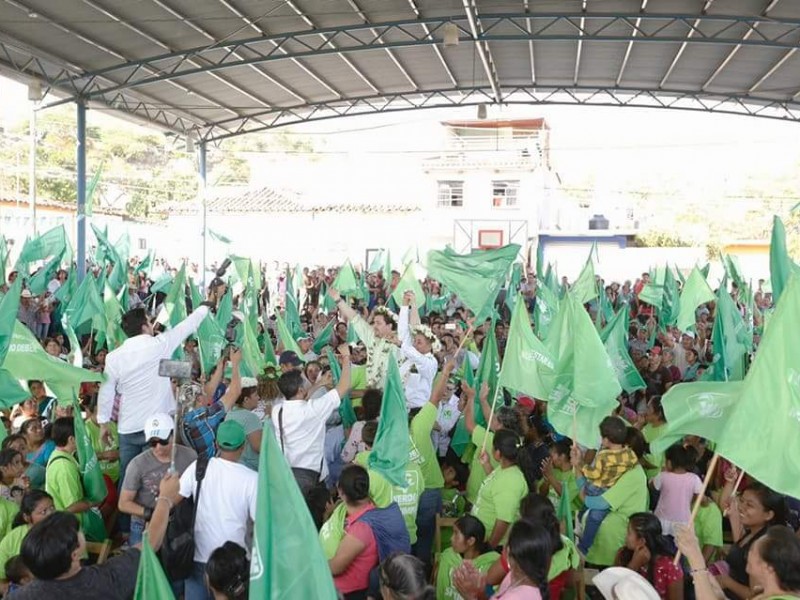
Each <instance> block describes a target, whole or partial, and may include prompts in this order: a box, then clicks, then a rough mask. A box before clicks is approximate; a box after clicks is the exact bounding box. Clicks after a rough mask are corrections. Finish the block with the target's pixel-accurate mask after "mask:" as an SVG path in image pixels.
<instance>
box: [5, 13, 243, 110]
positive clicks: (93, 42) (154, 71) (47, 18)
mask: <svg viewBox="0 0 800 600" xmlns="http://www.w3.org/2000/svg"><path fill="white" fill-rule="evenodd" d="M5 2H6V3H7V4H10V5H11V6H13V7H14V8H16V9H18V10H21V11H24V12H25V13H26V14H30V13H31V12H35V13H36V15H37V18H38V19H41V20H42V21H45V22H47V23H48V24H50V25H52V26H53V27H56V28H57V29H60V30H61V31H63V32H64V33H66V34H69V35H72V36H75V37H76V38H78V39H79V40H81V41H82V42H84V43H85V44H89V45H90V46H92V47H94V48H97V49H98V50H100V51H102V52H105V53H106V54H110V55H111V56H113V57H114V58H117V59H120V60H124V61H126V62H128V63H129V62H130V61H129V60H128V59H127V58H126V57H125V56H124V55H122V54H120V53H119V52H117V51H116V50H114V49H112V48H109V47H107V46H104V45H103V44H101V43H100V42H98V41H96V40H93V39H91V38H90V37H88V36H86V35H84V34H82V33H79V32H77V31H75V30H74V29H71V28H70V27H67V26H66V25H64V24H63V23H61V22H60V21H57V20H56V19H54V18H53V17H50V16H49V15H47V14H45V13H42V12H41V11H34V10H33V9H32V8H30V7H29V6H27V5H26V4H24V3H22V2H19V1H18V0H5ZM142 69H143V70H146V71H148V72H149V73H151V74H153V75H156V74H157V73H158V70H157V69H154V68H152V67H149V66H142ZM169 83H170V85H172V86H174V87H176V88H178V89H179V90H181V91H182V92H183V93H185V94H192V95H194V96H197V97H198V98H201V99H202V100H205V101H206V102H208V103H209V104H211V105H214V106H219V102H218V101H216V100H213V99H211V98H209V97H208V96H205V95H203V94H201V93H200V92H198V91H196V90H194V89H192V88H189V87H188V86H185V85H183V84H181V83H179V82H177V81H173V80H170V82H169ZM77 96H83V93H80V94H77ZM72 100H74V98H73V99H70V101H72ZM225 111H226V112H229V113H231V114H234V115H238V116H241V114H240V113H238V112H236V111H235V110H230V109H225Z"/></svg>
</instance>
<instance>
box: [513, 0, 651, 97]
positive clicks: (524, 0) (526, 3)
mask: <svg viewBox="0 0 800 600" xmlns="http://www.w3.org/2000/svg"><path fill="white" fill-rule="evenodd" d="M645 1H646V0H645ZM529 3H530V0H522V6H523V9H524V10H525V13H526V14H529V13H530V12H531V7H530V4H529ZM525 29H526V30H527V31H528V34H530V33H531V19H530V17H529V18H527V19H525ZM528 60H529V61H530V63H531V84H532V85H534V86H535V85H536V55H535V54H534V52H533V40H528Z"/></svg>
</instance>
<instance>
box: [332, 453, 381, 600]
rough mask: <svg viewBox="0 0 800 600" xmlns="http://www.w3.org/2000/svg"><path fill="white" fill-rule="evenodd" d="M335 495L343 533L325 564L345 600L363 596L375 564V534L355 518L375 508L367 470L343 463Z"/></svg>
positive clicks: (357, 598) (354, 599)
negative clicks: (344, 514)
mask: <svg viewBox="0 0 800 600" xmlns="http://www.w3.org/2000/svg"><path fill="white" fill-rule="evenodd" d="M339 497H340V498H341V499H342V500H343V502H344V505H345V508H346V511H347V517H346V519H345V526H344V531H345V535H344V538H342V541H341V542H340V543H339V547H338V548H337V550H336V554H335V555H334V557H333V558H332V559H330V560H329V561H328V564H329V565H330V568H331V572H332V573H333V580H334V583H335V585H336V589H338V590H339V591H340V592H341V593H342V594H344V597H345V598H346V600H364V599H365V598H366V597H367V588H368V587H369V574H370V571H372V569H373V568H375V567H376V566H377V565H378V544H377V541H376V539H375V534H374V533H373V531H372V528H371V527H370V526H369V525H368V524H367V523H365V522H364V521H360V520H359V519H360V517H362V516H363V515H364V514H365V513H367V512H368V511H371V510H374V509H375V504H373V503H372V500H370V498H369V474H368V473H367V470H366V469H364V468H363V467H361V466H358V465H350V466H348V467H345V468H344V469H343V470H342V475H341V477H340V478H339Z"/></svg>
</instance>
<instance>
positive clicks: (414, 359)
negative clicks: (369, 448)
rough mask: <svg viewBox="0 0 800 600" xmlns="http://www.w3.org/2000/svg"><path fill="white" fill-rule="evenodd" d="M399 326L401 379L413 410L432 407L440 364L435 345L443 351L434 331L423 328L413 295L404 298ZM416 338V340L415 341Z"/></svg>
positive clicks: (408, 402)
mask: <svg viewBox="0 0 800 600" xmlns="http://www.w3.org/2000/svg"><path fill="white" fill-rule="evenodd" d="M398 321H399V322H398V325H397V335H398V337H399V338H400V356H401V358H402V361H401V363H400V376H401V377H402V378H403V389H404V391H405V394H406V405H407V406H408V408H409V409H412V408H422V407H423V406H425V405H426V404H427V403H428V400H429V399H430V397H431V390H432V389H433V378H434V377H436V372H437V371H438V370H439V363H438V362H437V361H436V357H435V356H434V355H433V348H434V345H435V346H437V347H438V348H437V349H441V347H440V344H439V340H438V339H436V336H435V335H434V334H433V331H431V329H430V328H428V327H425V326H420V325H419V311H418V310H417V302H416V299H415V298H414V293H413V292H406V293H405V294H404V295H403V306H401V307H400V315H399V319H398ZM412 334H413V338H412Z"/></svg>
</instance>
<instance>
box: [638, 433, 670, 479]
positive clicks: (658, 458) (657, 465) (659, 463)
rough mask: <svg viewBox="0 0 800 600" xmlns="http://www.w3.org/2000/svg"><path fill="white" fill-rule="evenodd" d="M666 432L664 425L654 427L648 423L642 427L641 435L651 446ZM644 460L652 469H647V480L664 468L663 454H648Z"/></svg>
mask: <svg viewBox="0 0 800 600" xmlns="http://www.w3.org/2000/svg"><path fill="white" fill-rule="evenodd" d="M666 431H667V425H666V423H665V424H664V425H659V426H657V427H654V426H653V425H651V424H650V423H648V424H647V425H645V426H644V427H642V435H643V436H644V440H645V441H646V442H647V443H648V444H651V443H653V442H654V441H656V440H657V439H658V438H660V437H661V436H662V435H664V433H665V432H666ZM644 459H645V460H646V461H647V462H649V463H650V464H651V465H653V467H654V468H653V469H647V479H653V477H655V476H656V475H658V474H659V473H660V472H661V468H662V467H663V466H664V453H663V452H649V453H647V454H645V455H644Z"/></svg>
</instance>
